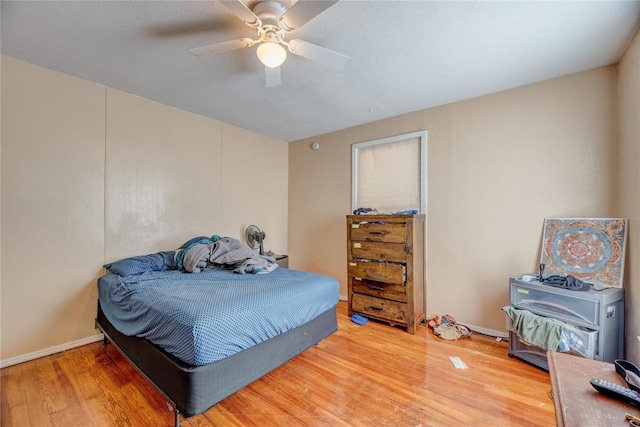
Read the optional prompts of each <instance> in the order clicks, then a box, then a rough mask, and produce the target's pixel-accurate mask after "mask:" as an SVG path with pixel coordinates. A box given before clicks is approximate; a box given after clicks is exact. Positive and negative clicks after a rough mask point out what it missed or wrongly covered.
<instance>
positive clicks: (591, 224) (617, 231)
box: [540, 218, 627, 288]
mask: <svg viewBox="0 0 640 427" xmlns="http://www.w3.org/2000/svg"><path fill="white" fill-rule="evenodd" d="M626 243H627V219H626V218H546V219H545V220H544V234H543V237H542V255H541V257H540V262H541V263H543V264H545V269H544V274H545V276H547V275H552V274H558V275H563V276H568V275H572V276H575V277H577V278H578V279H580V280H582V281H584V282H587V283H592V284H594V285H595V284H600V285H602V286H604V287H612V286H613V287H618V288H621V287H622V283H623V276H624V255H625V247H626Z"/></svg>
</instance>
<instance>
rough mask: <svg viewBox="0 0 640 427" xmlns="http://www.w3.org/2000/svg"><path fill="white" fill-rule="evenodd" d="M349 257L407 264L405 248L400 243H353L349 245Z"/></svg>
mask: <svg viewBox="0 0 640 427" xmlns="http://www.w3.org/2000/svg"><path fill="white" fill-rule="evenodd" d="M351 256H352V257H353V258H365V259H377V260H381V261H390V262H403V263H405V262H407V250H406V246H405V245H404V244H402V243H380V242H356V241H354V242H352V243H351Z"/></svg>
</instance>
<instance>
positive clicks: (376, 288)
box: [369, 285, 384, 291]
mask: <svg viewBox="0 0 640 427" xmlns="http://www.w3.org/2000/svg"><path fill="white" fill-rule="evenodd" d="M369 289H373V290H374V291H384V288H383V287H382V286H373V285H369Z"/></svg>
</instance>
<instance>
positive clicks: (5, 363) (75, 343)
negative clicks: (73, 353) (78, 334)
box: [0, 334, 103, 369]
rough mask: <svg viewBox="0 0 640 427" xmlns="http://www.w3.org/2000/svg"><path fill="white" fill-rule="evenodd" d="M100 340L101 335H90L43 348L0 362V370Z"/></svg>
mask: <svg viewBox="0 0 640 427" xmlns="http://www.w3.org/2000/svg"><path fill="white" fill-rule="evenodd" d="M102 338H103V335H102V334H97V335H91V336H90V337H86V338H82V339H79V340H76V341H71V342H68V343H65V344H60V345H56V346H53V347H49V348H45V349H44V350H38V351H34V352H33V353H27V354H23V355H21V356H16V357H11V358H9V359H5V360H0V369H1V368H6V367H7V366H12V365H17V364H18V363H23V362H28V361H30V360H34V359H39V358H40V357H44V356H49V355H52V354H55V353H60V352H61V351H65V350H69V349H71V348H76V347H80V346H83V345H87V344H91V343H94V342H97V341H102Z"/></svg>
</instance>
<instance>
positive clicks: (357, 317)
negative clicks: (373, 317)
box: [351, 313, 369, 326]
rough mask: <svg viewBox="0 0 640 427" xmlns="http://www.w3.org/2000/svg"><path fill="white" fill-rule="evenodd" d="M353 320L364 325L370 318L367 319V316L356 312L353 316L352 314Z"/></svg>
mask: <svg viewBox="0 0 640 427" xmlns="http://www.w3.org/2000/svg"><path fill="white" fill-rule="evenodd" d="M351 321H352V322H353V323H355V324H358V325H360V326H362V325H366V324H367V322H368V321H369V319H367V318H366V317H364V316H362V315H360V314H358V313H355V314H354V315H353V316H351Z"/></svg>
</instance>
